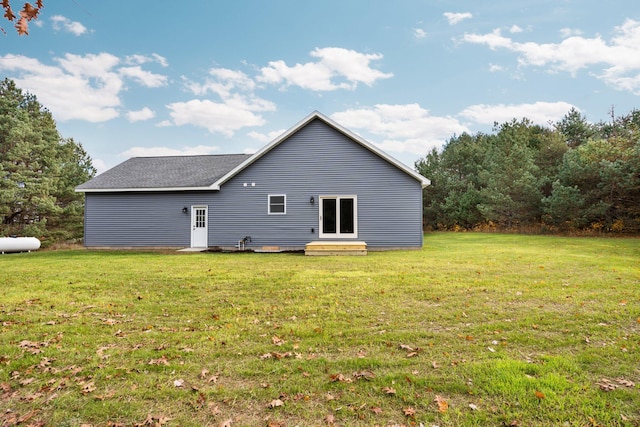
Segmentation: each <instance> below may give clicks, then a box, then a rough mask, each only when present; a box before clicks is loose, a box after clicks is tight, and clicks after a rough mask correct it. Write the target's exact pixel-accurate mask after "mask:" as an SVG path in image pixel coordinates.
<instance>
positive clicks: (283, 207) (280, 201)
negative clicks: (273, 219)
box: [268, 194, 287, 215]
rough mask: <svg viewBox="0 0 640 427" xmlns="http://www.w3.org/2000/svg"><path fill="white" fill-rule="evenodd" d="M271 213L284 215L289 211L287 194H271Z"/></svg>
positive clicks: (269, 209)
mask: <svg viewBox="0 0 640 427" xmlns="http://www.w3.org/2000/svg"><path fill="white" fill-rule="evenodd" d="M268 205H269V208H268V213H269V215H284V214H286V213H287V195H286V194H269V200H268Z"/></svg>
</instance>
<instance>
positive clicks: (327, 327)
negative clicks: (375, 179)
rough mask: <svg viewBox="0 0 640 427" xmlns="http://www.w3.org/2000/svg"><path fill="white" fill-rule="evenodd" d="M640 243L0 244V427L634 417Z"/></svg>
mask: <svg viewBox="0 0 640 427" xmlns="http://www.w3.org/2000/svg"><path fill="white" fill-rule="evenodd" d="M639 260H640V240H639V239H636V238H615V239H614V238H563V237H550V236H521V235H500V234H481V233H433V234H427V235H425V244H424V248H423V249H422V250H420V251H393V252H370V253H369V254H368V255H367V256H365V257H304V256H302V255H301V254H254V253H241V254H222V253H203V254H183V253H176V252H166V251H165V252H141V251H140V252H133V251H89V250H59V251H39V252H35V253H24V254H8V255H3V256H0V286H1V287H2V288H1V294H0V295H1V298H0V322H1V335H0V396H1V398H0V425H2V426H12V425H16V424H19V425H21V426H28V425H32V426H43V425H47V426H49V425H50V426H111V427H115V426H205V425H210V426H232V427H235V426H296V425H299V426H314V425H336V426H337V425H340V426H374V425H380V426H389V425H407V426H409V425H415V426H420V425H424V426H427V427H430V426H433V425H437V426H440V427H443V426H487V425H488V426H549V425H561V426H616V425H620V426H623V425H624V426H638V425H640V412H639V410H638V408H640V333H639V332H640V261H639Z"/></svg>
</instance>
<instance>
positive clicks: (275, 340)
mask: <svg viewBox="0 0 640 427" xmlns="http://www.w3.org/2000/svg"><path fill="white" fill-rule="evenodd" d="M271 342H272V343H273V344H275V345H277V346H280V345H282V344H284V343H285V342H286V341H285V340H283V339H282V338H280V337H277V336H275V335H274V336H272V337H271Z"/></svg>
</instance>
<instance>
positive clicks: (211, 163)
mask: <svg viewBox="0 0 640 427" xmlns="http://www.w3.org/2000/svg"><path fill="white" fill-rule="evenodd" d="M154 161H155V162H156V163H155V164H154V165H151V163H153V162H154ZM178 164H180V166H178ZM194 169H198V170H194ZM163 170H164V171H166V172H164V171H163ZM195 175H197V176H198V178H197V179H196V178H194V177H193V176H195ZM428 183H429V181H428V180H427V179H426V178H424V177H422V176H420V175H419V174H417V173H416V172H415V171H413V170H411V169H409V168H408V167H407V166H405V165H402V164H401V163H399V162H398V161H396V160H395V159H393V158H391V157H389V156H388V155H386V154H385V153H383V152H382V151H380V150H379V149H377V148H376V147H374V146H373V145H371V144H369V143H368V142H367V141H364V140H363V139H362V138H360V137H358V136H357V135H355V134H353V133H351V132H349V131H348V130H346V129H344V128H342V127H341V126H340V125H338V124H337V123H335V122H333V121H331V120H330V119H328V118H327V117H325V116H323V115H322V114H320V113H317V112H315V113H313V114H311V115H310V116H308V117H307V118H306V119H304V120H303V121H301V122H300V123H298V124H297V125H296V126H294V127H293V128H291V129H290V130H289V131H287V132H285V133H284V134H283V135H282V136H281V137H279V138H277V139H276V140H274V141H273V142H272V143H270V144H269V145H267V146H266V147H264V148H263V149H262V150H260V151H258V152H257V153H255V154H254V155H252V156H245V155H222V156H185V157H165V158H138V159H130V160H128V161H127V162H124V163H123V164H121V165H118V166H116V167H115V168H113V169H111V170H110V171H107V172H105V173H104V174H102V175H100V176H98V177H96V178H94V179H93V180H91V181H88V182H87V183H85V184H83V185H81V186H79V187H78V189H77V191H83V192H85V193H86V207H85V245H86V246H88V247H185V246H190V247H220V248H233V247H236V246H237V245H238V244H239V242H241V241H243V242H244V244H246V247H247V248H250V249H251V248H254V249H259V248H263V247H277V248H280V249H302V248H304V246H305V245H306V244H307V243H309V242H311V241H317V240H327V241H329V240H330V241H365V242H366V243H367V246H368V247H369V248H371V249H376V248H377V249H389V248H420V247H421V246H422V188H423V187H424V186H426V185H428Z"/></svg>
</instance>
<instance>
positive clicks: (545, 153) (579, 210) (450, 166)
mask: <svg viewBox="0 0 640 427" xmlns="http://www.w3.org/2000/svg"><path fill="white" fill-rule="evenodd" d="M415 166H416V170H418V172H420V173H421V174H422V175H424V176H425V177H427V178H429V179H430V180H431V185H430V186H429V187H427V188H425V189H424V224H425V226H426V227H427V228H429V229H441V230H443V229H444V230H447V229H448V230H451V229H520V230H523V229H529V230H532V229H535V230H540V231H549V232H555V231H564V232H575V231H584V230H591V231H610V232H624V233H638V232H640V111H638V110H634V111H632V112H631V113H629V114H627V115H625V116H623V117H613V118H612V121H611V122H600V123H595V124H592V123H589V122H588V121H587V120H586V118H585V117H584V116H583V115H582V114H581V113H580V112H579V111H577V110H575V109H571V110H570V111H569V112H568V113H567V114H566V115H565V116H564V117H563V119H562V120H561V121H560V122H558V123H556V124H554V125H553V126H551V127H544V126H539V125H535V124H533V123H532V122H531V121H530V120H528V119H526V118H525V119H522V120H519V121H518V120H515V119H514V120H512V121H510V122H507V123H504V124H501V125H499V124H497V123H496V124H494V128H493V130H492V133H491V134H485V133H477V134H474V135H470V134H467V133H463V134H462V135H460V136H454V137H452V138H451V139H450V140H449V141H448V142H447V143H446V144H445V145H444V147H443V148H442V149H441V150H437V149H433V150H432V151H431V152H429V153H428V154H427V155H426V156H425V157H424V158H422V159H420V160H418V161H417V162H416V164H415Z"/></svg>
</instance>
